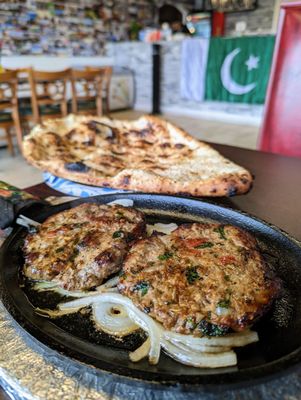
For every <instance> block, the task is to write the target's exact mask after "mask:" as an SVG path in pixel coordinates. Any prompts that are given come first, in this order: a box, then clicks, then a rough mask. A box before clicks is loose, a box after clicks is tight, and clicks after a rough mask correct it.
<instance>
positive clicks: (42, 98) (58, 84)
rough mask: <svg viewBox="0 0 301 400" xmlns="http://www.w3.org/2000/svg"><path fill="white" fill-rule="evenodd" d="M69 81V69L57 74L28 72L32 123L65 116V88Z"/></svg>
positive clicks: (66, 110)
mask: <svg viewBox="0 0 301 400" xmlns="http://www.w3.org/2000/svg"><path fill="white" fill-rule="evenodd" d="M69 79H70V69H66V70H64V71H57V72H44V71H36V70H34V69H30V70H29V83H30V89H31V106H32V114H33V118H32V119H33V122H34V123H36V124H38V123H41V122H42V120H44V119H48V118H59V117H65V116H66V115H67V113H68V109H67V98H66V86H67V82H68V81H69Z"/></svg>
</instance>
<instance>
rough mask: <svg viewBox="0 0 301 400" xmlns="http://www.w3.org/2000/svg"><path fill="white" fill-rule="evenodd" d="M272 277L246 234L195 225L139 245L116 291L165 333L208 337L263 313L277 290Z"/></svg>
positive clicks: (241, 326)
mask: <svg viewBox="0 0 301 400" xmlns="http://www.w3.org/2000/svg"><path fill="white" fill-rule="evenodd" d="M272 275H273V274H272V273H271V271H269V269H268V266H267V265H266V264H265V262H264V260H263V258H262V256H261V255H260V253H259V251H258V249H257V245H256V240H255V239H254V238H253V237H252V236H251V235H249V234H248V233H247V232H244V231H242V230H241V229H239V228H236V227H234V226H230V225H219V224H213V223H193V224H184V225H181V226H180V227H178V228H177V229H176V230H175V231H173V232H172V233H171V234H170V235H161V236H159V235H153V236H151V237H150V238H146V239H142V240H139V241H138V242H136V243H135V244H134V246H133V247H132V248H131V249H130V251H129V254H128V256H127V258H126V260H125V263H124V266H123V276H122V278H121V280H120V283H119V286H118V288H119V291H120V292H121V293H123V294H125V295H126V296H128V297H129V298H131V299H132V301H133V302H134V303H135V304H136V305H137V306H138V307H139V308H140V309H141V310H143V311H144V312H146V313H148V314H149V315H150V316H152V317H154V318H155V319H156V320H157V321H159V322H161V323H162V324H163V325H164V327H165V328H166V329H168V330H174V331H176V332H180V333H184V334H191V333H193V334H195V335H201V334H206V335H209V336H210V335H221V334H224V333H226V332H228V331H229V330H230V329H233V330H235V331H239V330H242V329H244V328H245V327H246V326H248V325H251V324H252V323H253V322H254V320H255V319H256V318H257V317H258V316H260V315H261V314H262V313H264V312H265V311H266V310H267V308H268V306H269V305H270V304H271V302H272V300H273V298H274V297H275V296H276V294H277V292H278V289H279V283H278V281H277V280H275V278H274V277H273V276H272Z"/></svg>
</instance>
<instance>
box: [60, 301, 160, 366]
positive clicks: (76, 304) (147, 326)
mask: <svg viewBox="0 0 301 400" xmlns="http://www.w3.org/2000/svg"><path fill="white" fill-rule="evenodd" d="M98 302H99V303H100V302H102V303H108V302H109V303H113V304H120V305H122V306H124V307H125V308H126V310H127V312H128V315H129V318H130V319H131V320H132V321H133V322H135V324H136V325H138V326H140V328H142V329H143V330H145V331H146V332H147V333H148V336H149V338H150V343H151V347H150V351H149V362H150V364H157V363H158V361H159V357H160V349H161V346H160V340H161V336H162V332H163V330H162V328H161V327H160V325H159V324H158V323H157V322H155V321H154V320H153V319H152V318H151V317H149V316H148V315H146V314H145V313H143V312H142V311H140V310H139V309H138V308H137V307H136V306H135V305H134V304H133V302H132V301H131V300H130V299H128V298H127V297H125V296H122V295H121V294H118V293H100V294H98V295H96V296H90V297H85V298H82V299H77V300H73V301H69V302H67V303H62V304H59V305H58V308H59V309H60V310H67V309H70V310H74V309H75V308H78V309H79V308H82V307H87V306H90V305H92V304H94V303H98Z"/></svg>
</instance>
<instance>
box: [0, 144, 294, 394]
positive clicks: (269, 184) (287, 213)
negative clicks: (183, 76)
mask: <svg viewBox="0 0 301 400" xmlns="http://www.w3.org/2000/svg"><path fill="white" fill-rule="evenodd" d="M213 147H214V148H215V149H217V150H218V151H220V153H222V154H223V155H224V156H226V157H228V158H229V159H231V160H232V161H234V162H236V163H237V164H239V165H242V166H244V167H246V168H247V169H249V170H250V171H251V173H252V174H253V175H254V177H255V179H254V185H253V188H252V189H251V190H250V192H249V193H247V194H245V195H241V196H236V197H231V198H221V199H218V198H216V199H214V201H215V202H217V203H219V204H224V205H226V206H230V207H232V208H235V209H240V210H243V211H246V212H248V213H250V214H252V215H254V216H257V217H259V218H262V219H264V220H265V221H268V222H270V223H272V224H274V225H276V226H278V227H279V228H281V229H283V230H285V231H286V232H288V233H290V234H291V235H292V236H294V237H295V238H296V239H299V240H301V223H300V217H301V159H297V158H288V157H282V156H278V155H273V154H269V153H263V152H258V151H253V150H246V149H241V148H237V147H232V146H225V145H217V144H214V145H213ZM26 190H27V191H28V192H30V193H32V194H35V195H37V196H39V197H41V198H45V197H48V196H62V195H63V194H62V193H59V192H57V191H55V190H53V189H51V188H49V187H48V186H46V185H45V184H44V183H42V184H39V185H35V186H32V187H30V188H27V189H26ZM275 385H277V382H275ZM279 385H283V383H279ZM298 388H299V386H298V384H297V383H296V389H295V390H294V391H293V392H290V396H289V397H290V399H291V400H297V399H300V396H301V393H300V392H299V389H298ZM204 398H206V396H205V397H204ZM231 398H234V397H231ZM253 398H255V397H253ZM257 398H258V397H257ZM261 398H262V397H261ZM264 398H266V399H269V398H272V397H271V394H269V389H267V392H266V395H264ZM0 399H8V397H6V395H5V394H3V395H1V392H0ZM277 399H278V397H277Z"/></svg>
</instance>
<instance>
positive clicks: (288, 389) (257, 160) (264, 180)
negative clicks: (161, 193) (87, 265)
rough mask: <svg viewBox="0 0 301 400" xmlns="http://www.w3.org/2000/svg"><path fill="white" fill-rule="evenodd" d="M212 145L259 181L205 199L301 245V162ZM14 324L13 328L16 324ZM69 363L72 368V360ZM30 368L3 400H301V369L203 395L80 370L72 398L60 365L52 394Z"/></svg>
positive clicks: (41, 191) (50, 192) (49, 192)
mask: <svg viewBox="0 0 301 400" xmlns="http://www.w3.org/2000/svg"><path fill="white" fill-rule="evenodd" d="M210 144H211V145H212V146H213V147H214V148H215V149H216V150H218V151H219V152H220V153H221V154H222V155H224V156H225V157H227V158H229V159H230V160H232V161H234V162H235V163H237V164H239V165H241V166H243V167H245V168H247V169H248V170H249V171H250V172H251V173H252V175H253V176H254V183H253V187H252V188H251V190H250V191H249V192H248V193H246V194H244V195H239V196H233V197H222V198H217V197H216V198H208V199H204V198H202V200H203V201H208V202H213V203H216V204H219V205H223V206H225V207H230V208H232V209H235V210H240V211H243V212H246V213H249V214H251V215H252V216H255V217H257V218H259V219H262V220H264V221H266V222H268V223H270V224H272V225H275V226H277V227H278V228H280V229H281V230H283V231H285V232H287V233H288V234H289V235H291V236H292V237H294V238H295V239H297V240H299V241H301V223H300V219H301V159H300V158H294V157H286V156H282V155H276V154H271V153H266V152H260V151H255V150H248V149H243V148H238V147H233V146H227V145H221V144H214V143H210ZM25 190H26V191H27V192H28V193H31V194H33V195H35V196H38V197H40V198H43V199H45V198H48V197H49V196H65V194H63V193H60V192H57V191H56V190H54V189H52V188H50V187H49V186H47V185H46V184H45V183H40V184H38V185H34V186H31V187H28V188H26V189H25ZM300 268H301V266H300ZM11 323H12V324H13V322H11ZM0 329H1V328H0ZM21 331H22V329H21V328H19V329H18V327H15V334H16V335H21V336H22V340H23V341H25V342H26V336H29V334H27V333H26V332H23V331H22V332H21ZM0 333H1V330H0ZM296 334H298V333H296ZM299 334H301V333H299ZM3 340H5V339H4V338H3V337H1V335H0V343H1V341H3ZM2 348H4V347H3V343H2ZM34 349H35V351H37V352H38V351H39V343H35V348H34ZM41 354H45V349H44V346H42V345H41ZM3 357H5V355H4V354H2V355H1V356H0V369H3V368H4V367H3V360H2V362H1V358H3ZM25 362H26V360H25ZM64 362H65V363H68V360H65V361H64ZM72 362H73V361H72ZM30 363H31V360H28V376H27V377H26V376H24V373H23V375H22V374H21V375H22V376H21V378H20V374H17V373H16V374H15V375H14V376H12V377H11V379H8V380H7V382H5V381H3V380H2V381H1V383H2V385H3V389H2V390H1V391H0V399H1V400H2V399H3V400H4V399H5V400H6V399H8V398H10V397H9V396H10V395H11V396H12V397H13V398H17V399H19V398H20V399H21V398H23V397H22V394H23V395H24V393H25V392H22V390H21V389H20V388H22V386H23V387H26V393H27V396H28V397H26V398H30V395H32V398H33V399H38V398H40V399H60V398H63V399H65V398H66V399H69V398H70V399H75V398H78V399H94V398H95V399H96V398H98V399H101V400H102V399H110V400H111V399H114V400H117V399H118V400H131V399H132V400H134V399H137V400H138V399H139V400H140V399H141V400H144V399H145V400H151V399H152V400H153V399H154V400H157V399H164V400H171V399H175V400H184V399H188V400H190V399H206V400H211V399H212V400H213V399H231V400H232V399H233V400H238V399H239V400H242V399H246V400H247V399H250V400H251V399H252V400H253V399H254V400H257V399H264V400H271V399H273V400H283V399H286V400H300V399H301V369H300V368H299V367H294V368H292V369H289V370H285V371H280V373H279V374H278V375H277V376H271V377H269V379H263V381H262V382H256V383H254V384H252V382H251V381H250V382H248V385H247V386H246V387H244V385H242V386H240V387H237V388H230V389H225V390H222V391H214V390H213V391H211V390H208V391H207V390H203V389H202V388H200V389H199V390H197V391H196V390H195V389H194V390H191V391H190V390H187V388H186V389H185V391H184V390H182V388H181V387H177V388H170V387H166V388H164V387H163V388H162V387H160V388H157V387H153V386H152V385H146V386H145V387H144V386H143V385H142V386H141V385H135V384H134V382H131V380H128V381H124V380H123V379H121V380H119V379H118V377H116V376H114V377H111V376H109V375H108V374H106V373H103V375H102V374H100V375H99V374H98V375H97V378H95V375H93V371H92V372H91V371H90V370H89V371H88V370H87V372H86V374H87V375H88V374H90V373H91V374H92V375H93V377H94V378H93V379H92V378H91V379H90V383H91V387H90V386H89V385H88V384H87V381H89V379H86V380H85V381H84V380H83V379H82V377H83V374H84V373H85V370H84V369H85V368H86V367H85V365H78V369H77V371H81V372H78V373H77V374H74V375H72V376H71V378H72V379H74V380H75V381H76V383H74V382H73V384H72V385H71V384H70V382H69V381H68V382H69V384H70V388H69V397H68V387H67V388H65V389H64V390H62V391H61V392H60V394H59V392H56V390H57V388H56V386H55V380H56V379H58V380H59V381H60V382H64V380H63V379H62V376H61V374H62V370H60V369H59V368H58V367H57V366H56V365H53V367H52V368H53V370H52V375H51V376H52V382H51V384H49V390H48V392H47V393H46V392H45V391H43V390H40V391H38V390H37V387H38V385H37V382H33V381H31V380H30V374H31V372H30V368H31V367H32V366H31V365H30ZM45 363H46V364H47V365H48V366H49V365H50V366H51V363H52V360H51V359H48V360H45ZM4 364H5V363H4ZM10 373H12V371H10ZM25 375H26V374H25ZM92 375H91V376H92ZM69 378H70V377H69ZM71 378H70V379H71ZM86 378H87V376H86ZM32 379H33V380H34V379H39V377H35V376H32ZM18 380H19V381H18ZM66 382H67V378H66V381H65V384H66V385H67V383H66ZM43 385H44V386H45V382H43V383H41V386H43ZM85 385H86V386H85ZM51 388H52V389H51ZM72 391H73V392H72ZM72 393H73V394H72ZM14 396H15V397H14Z"/></svg>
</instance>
